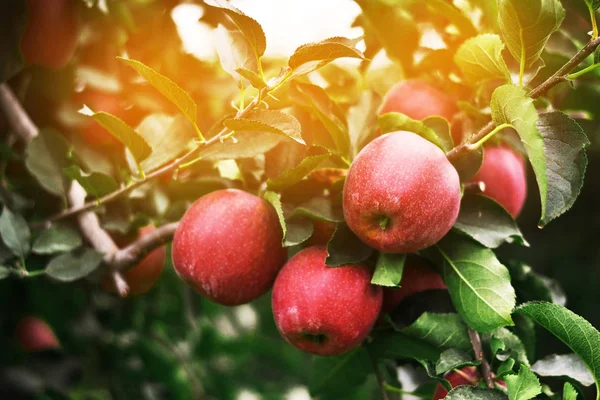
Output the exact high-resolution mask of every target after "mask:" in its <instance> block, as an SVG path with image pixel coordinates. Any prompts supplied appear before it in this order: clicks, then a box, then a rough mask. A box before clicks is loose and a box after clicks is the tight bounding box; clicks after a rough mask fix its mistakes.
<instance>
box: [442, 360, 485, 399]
mask: <svg viewBox="0 0 600 400" xmlns="http://www.w3.org/2000/svg"><path fill="white" fill-rule="evenodd" d="M444 378H446V380H447V381H448V382H450V385H452V388H453V389H454V388H455V387H458V386H464V385H469V386H477V383H478V382H479V379H481V376H480V375H479V371H478V370H477V368H475V367H464V368H461V369H460V370H456V371H450V372H448V373H447V374H446V376H444ZM447 395H448V391H447V390H446V389H445V388H444V387H443V386H442V385H437V387H436V389H435V393H434V395H433V400H440V399H443V398H444V397H446V396H447Z"/></svg>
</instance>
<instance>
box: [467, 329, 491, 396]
mask: <svg viewBox="0 0 600 400" xmlns="http://www.w3.org/2000/svg"><path fill="white" fill-rule="evenodd" d="M469 339H471V345H472V346H473V351H474V352H475V359H476V360H478V361H481V365H480V366H479V370H480V371H481V375H483V379H484V380H485V383H486V385H487V387H489V388H490V389H493V388H494V379H493V378H492V369H491V368H490V364H489V363H488V362H487V360H486V359H485V355H484V354H483V347H482V345H481V337H479V333H477V332H476V331H474V330H473V329H470V328H469Z"/></svg>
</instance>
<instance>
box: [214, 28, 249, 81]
mask: <svg viewBox="0 0 600 400" xmlns="http://www.w3.org/2000/svg"><path fill="white" fill-rule="evenodd" d="M214 38H215V47H216V49H217V53H218V54H219V61H220V62H221V67H222V68H223V70H224V71H225V72H227V73H228V74H229V75H231V76H233V77H234V78H235V79H237V80H240V77H241V76H244V75H243V74H244V72H242V71H258V61H257V60H258V59H257V58H256V54H255V53H254V49H253V48H252V46H251V45H250V43H249V42H248V40H247V39H246V37H245V36H244V34H243V33H242V32H240V31H238V30H233V31H230V30H228V29H227V28H225V27H224V26H223V25H219V26H218V27H217V29H215V34H214Z"/></svg>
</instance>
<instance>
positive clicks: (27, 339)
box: [15, 316, 60, 352]
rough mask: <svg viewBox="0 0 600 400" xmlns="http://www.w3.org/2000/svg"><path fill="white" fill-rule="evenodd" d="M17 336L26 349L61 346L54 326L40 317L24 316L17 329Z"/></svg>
mask: <svg viewBox="0 0 600 400" xmlns="http://www.w3.org/2000/svg"><path fill="white" fill-rule="evenodd" d="M15 338H16V339H17V342H18V343H19V345H20V346H21V348H22V349H23V350H24V351H27V352H34V351H43V350H53V349H57V348H59V347H60V344H59V343H58V339H57V338H56V336H55V335H54V332H52V328H50V326H48V324H47V323H45V322H44V321H42V320H41V319H39V318H36V317H32V316H26V317H23V318H22V319H21V320H20V321H19V323H18V324H17V327H16V329H15Z"/></svg>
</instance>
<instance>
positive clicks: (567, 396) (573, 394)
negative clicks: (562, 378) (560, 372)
mask: <svg viewBox="0 0 600 400" xmlns="http://www.w3.org/2000/svg"><path fill="white" fill-rule="evenodd" d="M563 400H577V390H575V388H574V387H573V385H571V384H570V383H569V382H565V386H564V388H563Z"/></svg>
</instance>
